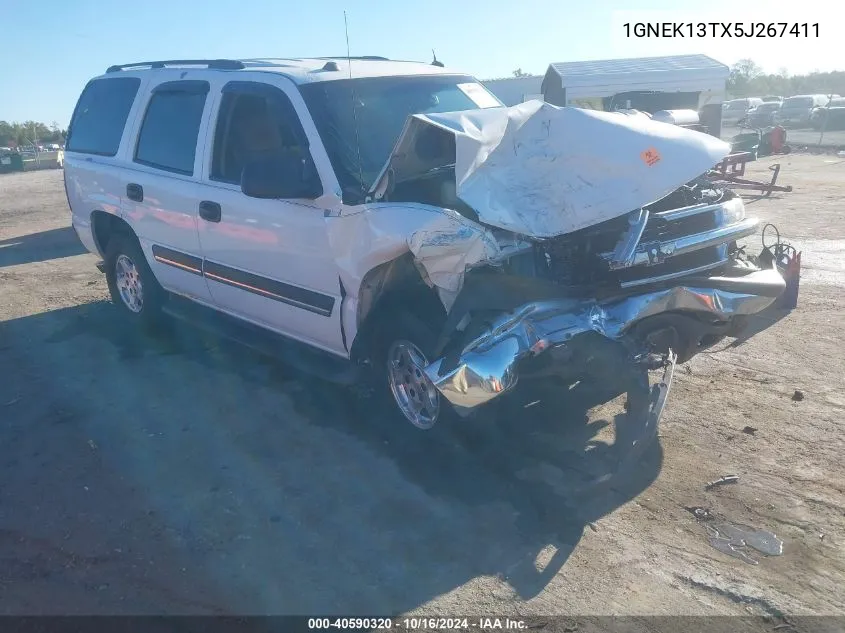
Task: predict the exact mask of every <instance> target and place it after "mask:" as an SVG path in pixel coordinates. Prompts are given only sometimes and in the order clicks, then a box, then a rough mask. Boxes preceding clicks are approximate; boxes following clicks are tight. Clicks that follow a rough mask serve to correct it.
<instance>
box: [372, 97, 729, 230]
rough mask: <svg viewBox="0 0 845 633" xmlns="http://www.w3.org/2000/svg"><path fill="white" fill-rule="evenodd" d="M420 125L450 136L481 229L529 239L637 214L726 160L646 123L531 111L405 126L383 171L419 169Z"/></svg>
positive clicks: (537, 104)
mask: <svg viewBox="0 0 845 633" xmlns="http://www.w3.org/2000/svg"><path fill="white" fill-rule="evenodd" d="M427 125H433V126H436V127H438V128H441V129H443V130H447V131H449V132H451V133H452V134H454V136H455V150H456V156H455V179H456V189H457V195H458V197H459V198H460V199H461V200H463V201H464V202H465V203H466V204H468V205H469V206H470V207H472V208H473V209H474V210H475V211H476V213H478V216H479V219H480V220H481V221H482V222H484V223H486V224H488V225H491V226H496V227H499V228H502V229H505V230H508V231H513V232H514V233H520V234H523V235H530V236H534V237H553V236H556V235H561V234H564V233H571V232H573V231H577V230H579V229H582V228H585V227H588V226H592V225H594V224H599V223H601V222H604V221H606V220H610V219H612V218H615V217H618V216H620V215H624V214H626V213H628V212H630V211H633V210H635V209H639V208H640V207H642V206H644V205H646V204H649V203H651V202H654V201H655V200H658V199H660V198H662V197H663V196H665V195H667V194H669V193H671V192H672V191H674V190H675V189H677V188H678V187H680V186H681V185H683V184H685V183H687V182H689V181H690V180H692V179H693V178H696V177H697V176H700V175H701V174H703V173H705V172H706V171H707V170H708V169H710V168H712V167H713V166H714V165H715V164H716V163H718V162H719V161H720V160H722V159H723V158H724V157H725V156H726V155H727V154H728V153H729V151H730V146H729V145H728V144H727V143H725V142H723V141H720V140H719V139H716V138H714V137H712V136H709V135H707V134H702V133H700V132H694V131H690V130H685V129H683V128H680V127H677V126H674V125H669V124H666V123H660V122H657V121H652V120H650V119H647V118H645V117H633V116H627V115H625V114H621V113H614V112H599V111H593V110H581V109H578V108H571V107H567V108H559V107H557V106H553V105H551V104H548V103H545V102H542V101H529V102H527V103H522V104H520V105H517V106H514V107H511V108H488V109H482V110H468V111H463V112H448V113H441V114H428V115H415V116H413V117H411V118H410V119H409V120H408V124H407V125H406V126H405V130H404V131H403V133H402V135H401V137H400V139H399V141H398V142H397V145H396V149H395V151H394V153H393V155H392V158H391V163H390V167H391V168H393V169H394V171H395V172H396V173H397V174H398V175H400V177H401V176H404V175H407V172H408V169H409V168H410V167H411V165H412V164H413V163H414V162H417V161H414V160H413V158H412V156H413V140H414V139H415V138H416V135H417V133H418V131H419V129H420V127H421V126H427ZM387 169H388V167H387V166H386V167H385V172H386V171H387ZM403 172H404V173H403ZM383 178H384V173H383V175H382V179H380V180H381V183H382V184H383V182H384V180H383ZM379 185H380V183H377V185H376V187H374V189H376V190H379V189H382V187H381V186H379Z"/></svg>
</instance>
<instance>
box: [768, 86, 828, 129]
mask: <svg viewBox="0 0 845 633" xmlns="http://www.w3.org/2000/svg"><path fill="white" fill-rule="evenodd" d="M837 97H839V95H822V94H814V95H795V96H794V97H788V98H787V99H784V100H783V104H781V107H780V110H779V111H778V115H777V117H776V122H777V123H778V124H779V125H784V126H789V127H808V126H809V125H810V121H811V118H812V115H813V110H815V109H816V108H819V107H823V106H826V105H827V104H828V102H829V101H830V99H831V98H833V99H835V98H837Z"/></svg>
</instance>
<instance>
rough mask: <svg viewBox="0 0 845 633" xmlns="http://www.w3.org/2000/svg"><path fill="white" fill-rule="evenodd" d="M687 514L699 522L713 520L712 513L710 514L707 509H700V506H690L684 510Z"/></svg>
mask: <svg viewBox="0 0 845 633" xmlns="http://www.w3.org/2000/svg"><path fill="white" fill-rule="evenodd" d="M685 510H686V511H687V512H691V513H692V514H693V516H694V517H695V518H696V519H698V520H699V521H707V520H708V519H711V518H713V513H712V512H710V510H708V509H707V508H702V507H700V506H692V507H687V508H685Z"/></svg>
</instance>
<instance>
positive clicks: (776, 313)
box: [729, 302, 790, 347]
mask: <svg viewBox="0 0 845 633" xmlns="http://www.w3.org/2000/svg"><path fill="white" fill-rule="evenodd" d="M789 313H790V310H788V309H786V308H781V307H779V306H778V302H775V303H773V304H772V305H770V306H769V307H768V308H766V309H765V310H763V311H762V312H758V313H757V314H753V315H751V316H750V317H748V321H747V322H746V325H745V327H744V328H743V329H742V332H740V334H739V336H737V338H736V339H734V340H733V341H732V342H731V344H730V345H729V347H739V346H741V345H743V344H744V343H745V342H747V341H748V340H749V339H750V338H752V337H754V336H756V335H757V334H759V333H760V332H762V331H763V330H767V329H769V328H770V327H772V326H773V325H774V324H775V323H777V322H778V321H780V320H781V319H783V318H785V317H786V316H788V315H789Z"/></svg>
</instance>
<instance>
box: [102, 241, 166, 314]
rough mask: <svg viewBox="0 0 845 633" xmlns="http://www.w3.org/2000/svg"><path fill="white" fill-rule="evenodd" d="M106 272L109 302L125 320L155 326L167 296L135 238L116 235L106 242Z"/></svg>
mask: <svg viewBox="0 0 845 633" xmlns="http://www.w3.org/2000/svg"><path fill="white" fill-rule="evenodd" d="M105 269H106V281H107V282H108V286H109V293H110V294H111V300H112V302H113V303H114V304H115V306H117V308H118V310H120V312H121V314H122V315H123V316H124V318H126V319H128V320H131V321H134V322H136V323H137V324H138V325H140V326H142V327H153V326H156V325H158V324H159V323H160V321H161V314H162V313H161V308H162V306H163V305H164V301H165V299H166V294H165V292H164V290H163V289H162V287H161V286H160V285H159V283H158V281H157V280H156V278H155V276H154V275H153V271H152V270H151V269H150V266H149V264H148V263H147V258H146V256H145V255H144V252H143V251H142V250H141V246H140V244H139V243H138V240H137V239H136V238H135V236H134V235H127V234H125V233H117V234H115V235H113V236H112V237H111V239H109V242H108V245H107V246H106V256H105Z"/></svg>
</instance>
